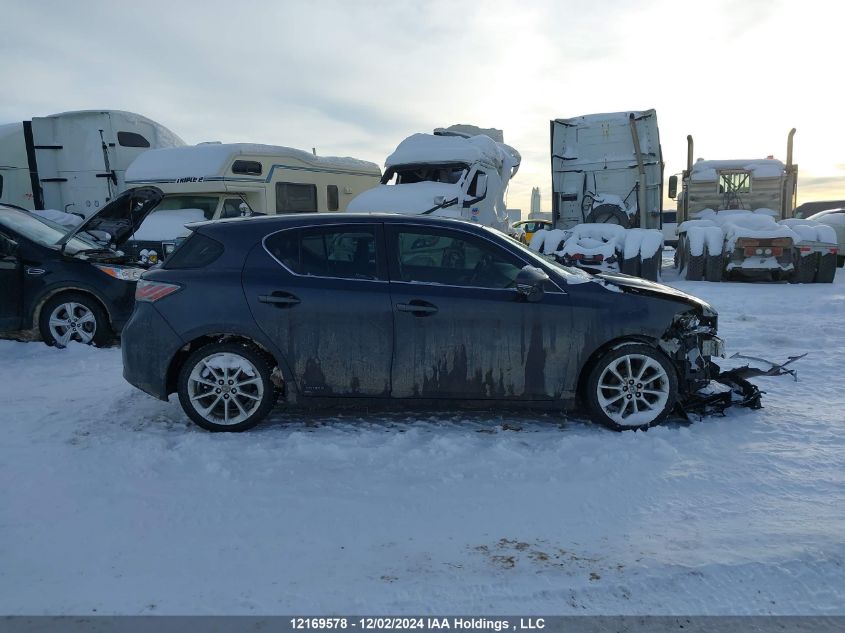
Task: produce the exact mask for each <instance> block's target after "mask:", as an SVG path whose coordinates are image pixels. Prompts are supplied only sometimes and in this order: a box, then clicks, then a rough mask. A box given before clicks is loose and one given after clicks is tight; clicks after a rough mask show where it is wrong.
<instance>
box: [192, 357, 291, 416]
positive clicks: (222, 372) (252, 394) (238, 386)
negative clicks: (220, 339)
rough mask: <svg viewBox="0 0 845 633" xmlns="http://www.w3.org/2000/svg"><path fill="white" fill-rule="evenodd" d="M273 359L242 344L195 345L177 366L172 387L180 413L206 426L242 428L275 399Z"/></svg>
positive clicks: (265, 412)
mask: <svg viewBox="0 0 845 633" xmlns="http://www.w3.org/2000/svg"><path fill="white" fill-rule="evenodd" d="M271 361H272V359H271V358H270V357H269V356H268V355H267V354H266V353H264V352H261V351H259V350H258V349H256V348H255V347H252V346H251V345H247V344H243V343H236V342H232V343H212V344H210V345H206V346H204V347H201V348H199V349H197V350H195V351H194V352H193V353H192V354H190V355H189V356H188V358H186V359H185V362H184V364H183V365H182V367H181V369H180V370H179V377H178V379H177V391H178V392H179V402H180V403H181V404H182V408H183V409H184V410H185V413H187V414H188V416H189V417H190V418H191V419H192V420H193V421H194V422H196V423H197V424H198V425H199V426H201V427H202V428H204V429H206V430H209V431H246V430H247V429H250V428H252V427H254V426H255V425H256V424H258V423H259V422H260V421H261V420H262V419H263V418H264V417H266V416H267V414H268V413H269V412H270V410H271V409H272V408H273V404H274V402H275V401H276V396H277V390H276V387H275V385H274V384H273V382H272V380H271V374H272V368H273V365H272V364H271Z"/></svg>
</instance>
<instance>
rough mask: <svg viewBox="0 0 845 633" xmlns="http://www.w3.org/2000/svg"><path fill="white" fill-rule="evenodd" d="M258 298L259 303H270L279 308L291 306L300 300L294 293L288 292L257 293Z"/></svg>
mask: <svg viewBox="0 0 845 633" xmlns="http://www.w3.org/2000/svg"><path fill="white" fill-rule="evenodd" d="M258 300H259V301H260V302H261V303H270V304H272V305H275V306H278V307H280V308H292V307H293V306H295V305H297V304H299V303H301V300H300V298H299V297H297V296H296V295H292V294H290V293H289V292H274V293H273V294H269V295H258Z"/></svg>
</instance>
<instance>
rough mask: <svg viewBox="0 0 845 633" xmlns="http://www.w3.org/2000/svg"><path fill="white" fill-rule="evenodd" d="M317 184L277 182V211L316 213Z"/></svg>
mask: <svg viewBox="0 0 845 633" xmlns="http://www.w3.org/2000/svg"><path fill="white" fill-rule="evenodd" d="M316 212H317V185H306V184H301V183H294V182H277V183H276V213H316Z"/></svg>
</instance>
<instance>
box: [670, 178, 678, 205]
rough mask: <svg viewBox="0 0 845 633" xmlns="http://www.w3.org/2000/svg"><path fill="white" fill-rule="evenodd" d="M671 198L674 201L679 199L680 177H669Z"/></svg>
mask: <svg viewBox="0 0 845 633" xmlns="http://www.w3.org/2000/svg"><path fill="white" fill-rule="evenodd" d="M669 197H670V198H672V200H674V199H675V198H677V197H678V177H677V176H669Z"/></svg>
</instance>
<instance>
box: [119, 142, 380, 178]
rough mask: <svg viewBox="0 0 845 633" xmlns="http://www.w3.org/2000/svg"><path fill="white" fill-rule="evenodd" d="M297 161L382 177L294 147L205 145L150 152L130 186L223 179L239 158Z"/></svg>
mask: <svg viewBox="0 0 845 633" xmlns="http://www.w3.org/2000/svg"><path fill="white" fill-rule="evenodd" d="M240 156H249V157H269V158H272V159H279V160H283V159H285V158H293V159H296V160H299V161H302V162H304V163H306V164H309V165H314V166H315V167H322V168H326V169H343V170H348V171H354V172H361V173H367V174H372V175H374V176H380V175H381V170H380V169H379V167H378V165H376V164H375V163H371V162H369V161H364V160H359V159H357V158H350V157H338V156H314V154H312V153H311V152H305V151H302V150H299V149H294V148H292V147H282V146H277V145H261V144H257V143H201V144H199V145H187V146H185V147H170V148H166V149H154V150H149V151H146V152H144V153H143V154H141V155H140V156H139V157H138V158H136V159H135V160H134V161H133V162H132V164H131V165H129V167H128V168H127V170H126V182H127V184H136V183H139V182H155V181H162V180H165V181H172V180H176V179H178V178H205V177H209V176H221V175H223V174H224V173H225V171H226V168H227V167H228V166H229V165H230V164H231V163H232V162H233V161H234V160H236V159H237V158H238V157H240Z"/></svg>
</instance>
